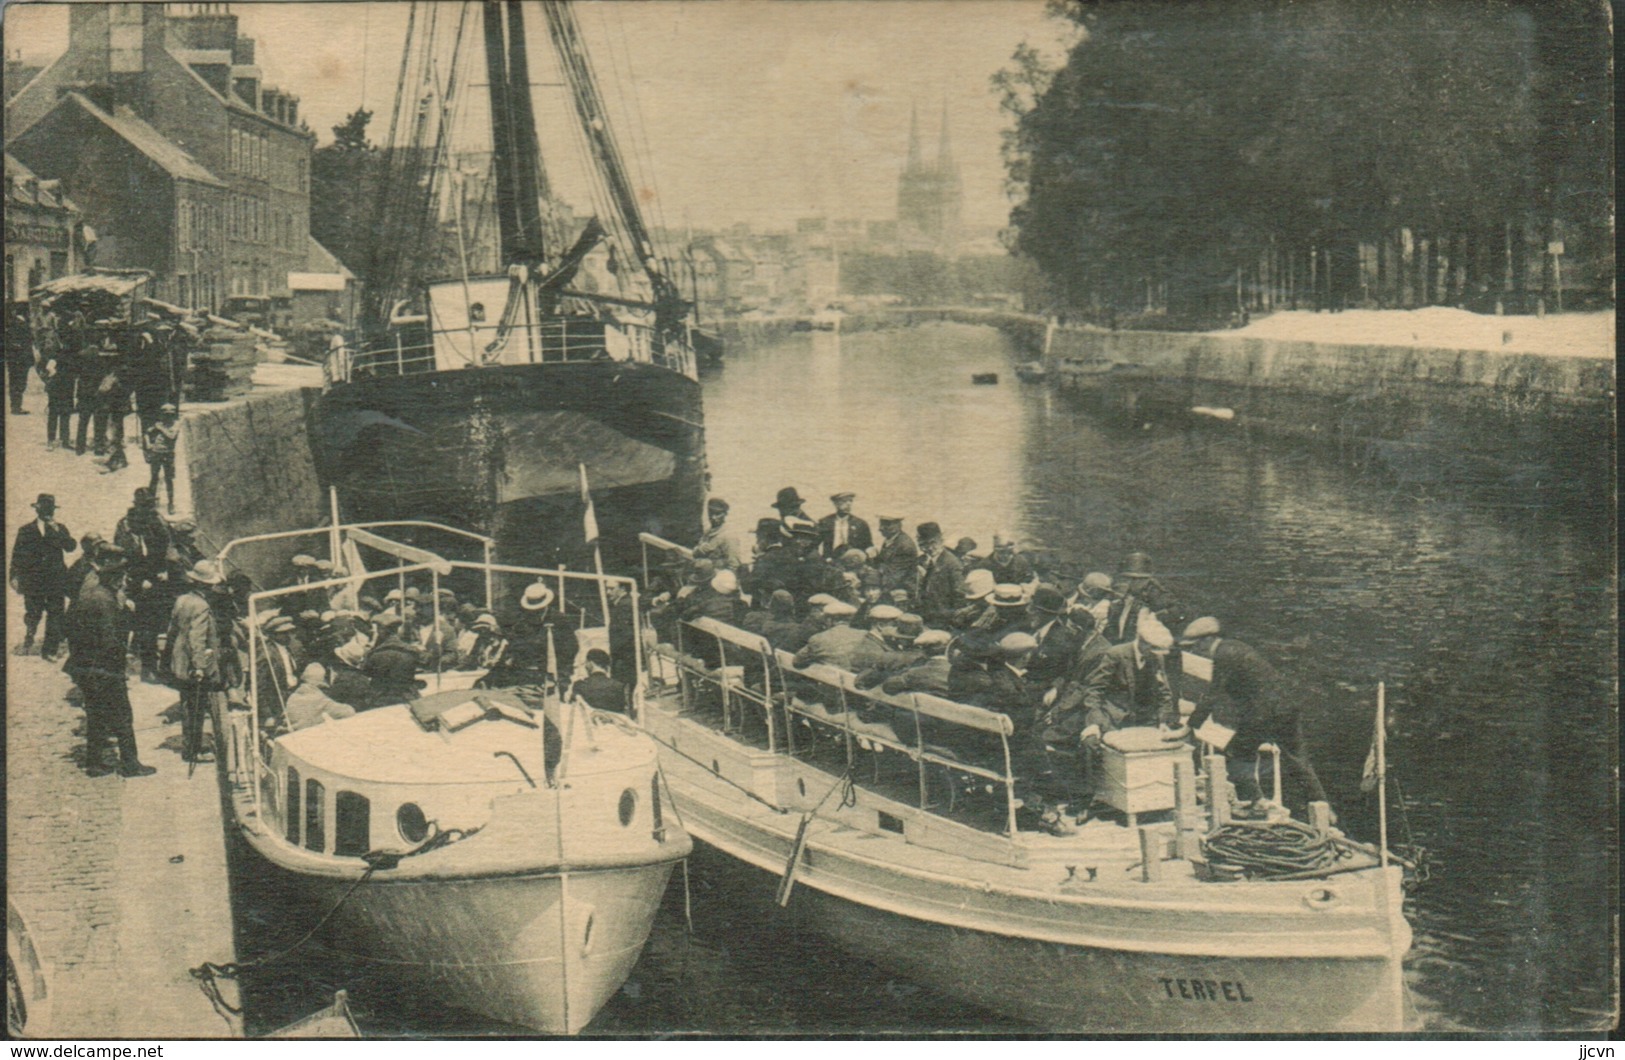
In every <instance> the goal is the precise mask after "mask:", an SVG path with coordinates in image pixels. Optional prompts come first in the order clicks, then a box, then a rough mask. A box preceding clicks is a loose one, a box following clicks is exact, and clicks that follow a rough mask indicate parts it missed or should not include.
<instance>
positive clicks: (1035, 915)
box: [649, 712, 1410, 1033]
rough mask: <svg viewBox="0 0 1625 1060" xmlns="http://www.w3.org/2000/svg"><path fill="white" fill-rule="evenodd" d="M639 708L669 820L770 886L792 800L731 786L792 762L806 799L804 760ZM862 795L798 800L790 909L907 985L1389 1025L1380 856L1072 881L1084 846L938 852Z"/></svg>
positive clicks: (997, 1002)
mask: <svg viewBox="0 0 1625 1060" xmlns="http://www.w3.org/2000/svg"><path fill="white" fill-rule="evenodd" d="M649 721H650V728H651V731H653V732H655V733H656V735H657V736H658V737H660V738H661V739H663V740H671V739H673V738H675V739H676V741H677V742H678V743H680V746H681V751H682V753H681V754H679V753H677V752H676V751H673V750H671V749H670V748H669V747H668V749H667V750H666V751H665V752H663V754H662V765H663V767H664V769H665V773H666V777H667V779H668V781H669V782H670V785H671V789H672V793H673V797H674V798H675V799H676V801H677V804H678V809H679V811H680V812H681V814H682V818H683V822H684V825H685V827H686V828H687V829H688V831H689V832H690V834H691V835H693V836H694V838H696V839H698V840H700V841H702V842H704V843H707V844H709V845H710V846H712V847H715V848H716V849H718V850H720V851H721V852H723V853H724V854H727V855H729V856H730V857H732V858H734V859H737V860H738V861H740V862H743V863H744V864H746V865H749V866H752V867H754V868H756V869H758V870H761V871H762V872H764V873H766V874H769V876H764V878H763V880H762V886H763V888H764V892H765V893H767V894H769V895H771V893H772V890H771V889H772V888H773V887H774V886H775V885H776V881H775V880H774V879H772V878H770V877H782V876H783V874H784V872H785V869H786V867H787V865H788V864H789V860H790V857H791V852H792V850H793V849H794V844H795V835H796V830H797V827H798V825H799V824H800V821H801V815H800V814H799V813H796V812H791V813H785V814H780V813H775V812H774V811H773V810H771V809H769V808H767V807H765V806H763V805H762V804H761V803H759V802H757V801H755V800H753V799H750V798H749V797H748V796H745V795H744V794H743V792H742V791H741V790H740V788H741V787H744V788H748V789H751V790H752V791H753V792H754V793H755V794H757V795H759V796H761V797H762V798H764V799H767V800H769V801H777V802H779V803H780V804H781V805H791V806H793V807H794V808H795V809H802V808H803V807H802V806H800V805H797V803H798V801H799V799H798V795H797V794H796V792H797V791H798V790H799V788H800V787H801V786H802V782H803V781H804V782H805V784H804V786H805V788H806V789H807V793H808V794H807V796H806V798H807V799H808V800H811V801H816V799H817V798H818V797H819V796H821V795H822V794H823V792H824V791H825V790H827V787H828V784H827V782H826V783H823V784H820V783H817V782H815V781H814V780H813V779H810V767H808V766H806V765H805V764H804V763H798V762H795V761H794V760H787V759H785V758H783V757H782V756H769V755H765V754H763V753H760V752H754V751H752V750H751V749H749V748H742V747H740V745H738V744H736V743H734V742H733V741H731V740H729V739H727V738H726V737H724V736H722V735H721V734H717V733H714V732H709V731H708V730H706V729H704V728H703V727H701V726H697V725H692V724H688V723H685V722H682V721H681V720H678V719H676V718H674V717H673V716H672V715H670V714H664V713H661V712H656V713H654V714H653V715H651V716H650V719H649ZM696 760H698V762H696ZM699 763H704V765H702V764H699ZM705 765H712V766H713V768H712V769H707V768H705ZM821 776H824V777H827V774H821ZM730 781H731V782H732V783H730ZM811 801H809V802H808V803H807V807H806V808H810V806H811ZM893 805H894V806H895V804H893ZM876 809H880V810H881V811H882V812H886V807H885V805H884V804H883V803H878V802H876V801H875V800H874V799H873V798H872V795H871V793H869V792H867V791H865V790H864V789H862V788H859V789H858V790H857V792H856V803H855V804H854V805H851V806H847V807H842V808H840V809H839V810H835V811H833V812H832V811H830V810H829V809H828V808H826V809H825V810H824V811H823V813H822V815H821V816H820V818H819V819H817V820H815V822H814V824H813V825H812V827H811V829H810V830H809V837H810V838H809V839H808V841H807V843H806V848H805V855H804V857H803V859H802V861H801V865H800V867H799V868H798V869H797V873H796V876H795V885H794V888H793V890H792V893H791V899H790V905H789V911H790V912H791V913H792V914H793V915H795V916H796V917H797V918H798V922H799V923H801V924H803V925H805V926H806V927H807V928H809V929H811V930H815V931H817V932H819V933H821V934H823V935H824V936H826V937H828V938H829V939H831V940H832V941H834V942H835V943H836V944H838V945H840V946H841V947H842V948H844V949H846V950H848V951H849V952H852V953H854V954H857V955H859V956H862V957H864V958H866V959H869V960H871V961H873V962H874V963H876V964H878V965H881V966H883V967H886V968H888V969H890V970H893V971H896V972H897V973H899V974H900V975H903V976H906V977H907V978H909V979H911V980H913V981H915V982H918V983H920V984H922V985H926V986H929V987H931V988H933V989H936V990H938V991H940V992H942V993H944V994H947V995H949V996H954V997H959V998H962V999H964V1000H966V1001H969V1002H971V1003H973V1004H976V1005H979V1006H982V1007H984V1008H986V1009H989V1010H991V1011H995V1012H998V1013H1001V1014H1004V1015H1008V1016H1012V1017H1014V1018H1017V1019H1020V1020H1023V1021H1027V1022H1031V1023H1033V1024H1035V1025H1037V1026H1040V1027H1043V1028H1046V1029H1049V1030H1055V1031H1067V1032H1070V1031H1099V1032H1122V1033H1179V1032H1189V1033H1283V1032H1285V1033H1292V1032H1362V1033H1370V1032H1381V1031H1398V1030H1401V1029H1403V1027H1404V1018H1403V985H1402V982H1401V978H1400V977H1401V961H1402V958H1403V956H1404V954H1405V952H1406V951H1407V950H1408V949H1409V946H1410V928H1409V926H1408V924H1407V923H1406V922H1405V920H1404V918H1403V916H1402V915H1401V910H1400V903H1401V891H1400V881H1401V876H1400V870H1399V869H1397V868H1393V869H1388V870H1382V869H1369V870H1363V871H1359V872H1350V873H1346V874H1342V875H1337V876H1333V877H1331V878H1329V879H1323V880H1302V881H1237V882H1230V883H1212V882H1203V881H1198V880H1195V879H1178V880H1168V881H1163V882H1160V883H1156V884H1148V883H1144V882H1141V880H1140V876H1139V874H1138V872H1137V871H1124V870H1125V865H1123V864H1121V863H1116V864H1114V863H1111V862H1110V861H1109V860H1108V859H1109V858H1110V855H1109V854H1108V855H1106V857H1105V858H1102V859H1101V860H1100V861H1099V867H1098V871H1099V877H1098V879H1097V880H1096V881H1093V882H1083V881H1085V880H1086V879H1087V868H1088V867H1090V866H1095V865H1096V861H1095V860H1093V859H1092V858H1091V857H1090V853H1089V852H1088V851H1087V850H1082V849H1080V850H1079V851H1078V852H1077V853H1078V856H1076V857H1068V856H1067V855H1066V854H1065V852H1064V850H1065V848H1064V847H1062V846H1061V845H1060V844H1062V843H1063V842H1064V841H1060V840H1053V841H1052V840H1049V838H1048V837H1043V842H1044V843H1045V844H1046V845H1045V846H1044V847H1042V848H1041V849H1043V850H1046V851H1048V850H1054V851H1059V852H1061V853H1060V855H1059V857H1052V856H1049V855H1048V854H1045V855H1044V858H1045V859H1044V860H1037V859H1035V860H1034V861H1033V862H1032V863H1030V864H1029V865H1028V866H1027V867H1024V868H1023V867H1015V866H1011V865H998V864H992V863H990V862H986V861H974V860H968V859H948V860H945V859H944V858H943V856H942V855H941V853H940V852H934V851H930V850H923V849H920V848H918V847H915V846H913V845H911V844H909V843H907V842H905V841H904V839H903V837H902V836H901V835H889V834H885V832H884V831H880V832H875V831H871V830H870V826H869V822H870V821H872V820H874V818H875V811H876ZM843 820H849V821H850V822H851V824H850V825H848V826H845V827H843V826H842V825H841V823H840V822H842V821H843ZM1112 827H1115V826H1112ZM956 860H957V865H955V861H956ZM1074 870H1075V871H1076V876H1073V872H1074ZM1063 881H1068V882H1066V883H1064V884H1063ZM1327 896H1329V897H1327Z"/></svg>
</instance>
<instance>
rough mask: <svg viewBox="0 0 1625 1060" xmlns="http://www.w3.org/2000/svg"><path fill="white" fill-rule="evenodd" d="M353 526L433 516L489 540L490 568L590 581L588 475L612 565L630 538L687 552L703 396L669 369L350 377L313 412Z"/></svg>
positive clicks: (519, 369) (627, 562)
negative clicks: (644, 535)
mask: <svg viewBox="0 0 1625 1060" xmlns="http://www.w3.org/2000/svg"><path fill="white" fill-rule="evenodd" d="M317 433H318V452H319V453H320V454H321V456H320V460H321V465H320V467H321V473H322V477H323V479H324V481H325V482H326V483H327V484H329V485H332V486H335V487H337V489H338V494H339V503H340V507H341V510H342V512H343V515H344V518H345V519H347V520H350V521H357V520H391V519H427V520H433V521H436V522H443V523H447V524H450V525H453V526H458V527H462V528H464V529H468V530H473V531H476V532H478V533H483V534H488V535H490V536H492V537H494V538H495V539H496V542H497V545H496V555H497V559H498V560H499V561H501V562H505V563H517V564H523V565H532V566H556V565H558V564H560V563H563V564H567V565H568V566H570V567H572V568H573V569H591V564H592V562H593V560H592V551H591V548H590V547H589V546H588V543H587V540H586V532H585V524H584V513H585V506H584V504H583V500H582V496H581V473H580V467H582V466H585V468H586V474H587V481H588V484H589V487H590V489H591V494H592V501H593V508H594V513H595V516H596V522H597V525H598V529H599V534H600V545H601V548H602V550H603V556H604V563H605V566H606V569H612V570H631V569H633V568H634V567H635V566H636V565H637V563H638V561H639V555H640V551H639V545H638V541H637V535H638V533H639V532H640V531H649V532H652V533H656V534H659V535H660V536H662V537H666V538H670V539H673V540H677V541H693V540H696V539H697V538H698V537H699V534H700V531H701V516H702V510H703V507H704V503H705V490H706V466H705V428H704V410H703V404H702V400H701V393H700V385H699V383H698V382H697V381H695V380H694V379H692V378H690V377H688V376H687V375H685V374H683V373H680V372H675V371H672V370H670V369H668V368H665V367H663V366H659V365H654V364H647V363H635V362H631V363H629V362H623V361H586V362H573V363H572V362H563V363H560V362H552V363H541V364H520V365H509V366H493V367H487V368H479V369H469V370H463V371H440V372H420V373H408V374H404V375H392V376H379V377H372V378H365V377H363V378H357V379H355V380H353V381H352V382H350V383H347V384H344V385H340V386H335V387H334V388H333V389H332V390H331V391H330V392H329V393H328V394H327V395H325V396H324V397H323V399H322V403H321V406H320V409H319V413H318V425H317Z"/></svg>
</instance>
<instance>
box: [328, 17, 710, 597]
mask: <svg viewBox="0 0 1625 1060" xmlns="http://www.w3.org/2000/svg"><path fill="white" fill-rule="evenodd" d="M420 7H421V8H422V13H420V14H419V16H418V17H417V18H416V19H415V20H413V21H412V22H411V23H409V24H410V25H411V26H413V27H414V28H413V29H412V30H411V31H409V34H408V39H407V42H406V51H405V58H404V59H403V65H402V80H401V91H400V93H399V96H398V99H397V102H396V107H397V111H396V115H395V118H394V120H393V121H392V123H391V129H392V130H398V132H395V133H392V138H391V140H390V142H389V144H388V145H387V150H386V157H387V158H388V160H389V165H388V169H387V175H386V178H385V188H384V192H383V194H382V195H381V196H380V199H379V216H378V220H377V232H378V238H377V240H376V245H375V249H374V253H373V255H372V260H371V261H370V262H368V263H366V265H364V266H363V269H362V271H363V274H364V275H363V279H364V281H365V284H366V292H367V295H366V301H365V306H366V311H365V314H366V316H367V321H366V323H365V334H364V336H363V338H362V341H361V343H360V344H359V345H358V347H357V348H356V349H355V350H354V351H353V352H352V353H350V354H349V355H348V357H345V358H337V359H334V360H332V361H330V366H331V367H332V372H331V374H332V376H333V378H332V380H331V385H330V386H329V388H328V390H327V393H326V394H325V395H324V396H323V399H322V401H321V403H320V405H319V407H318V410H317V414H316V425H317V431H316V435H317V438H318V441H319V445H318V451H319V469H320V472H321V475H322V477H323V480H324V484H326V485H333V486H337V487H338V488H339V489H340V491H341V492H342V494H343V495H344V497H345V501H346V505H347V511H346V513H345V514H346V516H347V517H350V518H354V519H359V520H367V519H389V518H395V517H397V516H399V515H401V514H402V513H411V514H412V515H414V516H419V517H422V518H428V519H435V520H438V521H440V522H444V523H449V524H452V525H456V526H461V527H465V528H468V529H471V530H476V531H479V532H482V533H486V534H490V535H492V536H494V537H495V538H496V539H497V540H498V542H499V543H500V547H501V550H502V552H503V554H504V556H505V558H507V559H510V560H513V561H516V562H538V563H545V564H547V565H550V566H551V565H553V564H555V563H558V562H566V563H571V564H576V563H579V562H580V561H581V560H582V559H583V558H584V555H583V553H582V549H583V548H584V546H585V541H584V539H583V534H582V525H583V524H582V522H581V512H582V508H581V496H580V490H579V489H578V488H577V483H578V469H580V468H585V473H586V476H587V478H588V479H589V480H590V481H591V482H592V483H593V487H594V502H595V508H596V517H597V521H598V525H599V527H600V528H601V529H602V530H603V532H604V536H605V540H606V541H609V542H614V541H623V540H624V541H632V540H634V539H635V535H636V534H637V533H638V532H639V531H643V530H654V531H656V532H659V533H662V534H664V535H665V536H668V537H676V538H680V539H696V538H698V536H699V533H700V530H701V514H702V506H703V504H704V499H705V473H706V465H705V431H704V419H705V417H704V410H703V404H702V401H701V392H700V383H699V378H698V370H697V365H696V356H695V342H696V331H695V328H696V324H695V320H694V313H693V305H692V304H691V303H690V302H688V301H686V300H685V299H684V298H683V297H682V296H681V295H680V293H679V291H678V288H677V286H676V284H675V283H674V282H673V281H672V280H671V279H670V278H669V277H668V276H667V275H666V273H665V272H664V271H663V268H662V265H661V260H662V259H661V257H660V255H659V252H658V251H657V249H656V244H655V237H654V235H653V233H652V232H651V230H650V229H649V227H648V226H647V225H646V224H645V222H644V220H643V217H642V214H641V211H640V208H639V199H638V193H637V191H636V190H635V189H636V188H637V187H640V186H642V185H641V184H639V183H638V182H636V181H635V180H634V178H633V177H632V175H631V173H630V171H629V168H628V165H627V158H626V156H624V155H623V153H622V150H621V147H620V145H619V143H618V141H617V139H616V136H615V133H614V130H613V127H612V125H611V122H610V115H609V113H608V111H607V110H606V107H605V105H604V99H603V95H602V93H601V92H600V90H599V86H598V83H597V81H596V79H595V76H594V73H593V66H592V63H591V61H590V58H589V56H588V54H587V50H586V45H585V43H584V41H583V39H582V35H581V33H580V31H579V29H578V27H577V24H576V18H575V14H574V11H573V9H572V8H571V6H570V5H569V4H568V3H564V2H555V0H549V2H546V3H542V4H522V3H519V2H517V0H484V2H483V3H481V4H479V5H464V6H463V8H462V10H463V12H464V14H463V15H462V16H459V18H457V19H456V20H453V19H452V18H450V17H449V15H448V16H447V17H446V18H443V19H436V18H435V17H433V14H434V9H436V8H437V5H435V4H433V3H424V4H421V5H419V4H414V5H413V8H414V10H416V9H418V8H420ZM527 10H530V11H535V10H540V11H541V12H542V13H543V15H544V16H545V19H546V24H547V33H548V36H549V38H550V40H551V41H552V44H553V50H554V52H555V53H556V56H557V66H558V76H557V77H556V78H546V77H544V78H543V80H555V81H559V82H562V83H563V84H564V86H565V87H567V89H568V92H569V98H570V100H571V102H572V104H573V110H574V116H575V118H576V120H577V124H578V125H579V128H578V129H577V130H575V137H576V138H577V139H578V140H579V141H580V142H582V143H584V144H585V145H586V148H587V153H588V155H589V158H588V159H587V160H586V161H587V165H588V166H589V167H590V170H591V172H592V174H593V176H594V179H595V184H596V186H598V187H600V188H601V190H602V195H601V196H598V199H599V201H598V204H597V205H598V206H599V207H600V208H601V210H600V213H601V214H602V216H593V217H591V218H588V219H587V220H586V221H585V222H582V223H579V224H578V223H577V222H575V221H574V220H571V219H570V218H569V217H568V216H567V214H568V210H567V208H564V207H562V206H560V205H559V204H557V203H555V202H553V201H552V200H551V199H550V197H549V194H548V182H547V176H546V172H545V169H544V166H543V156H542V153H541V151H540V148H539V141H538V135H537V129H536V121H535V115H534V113H533V108H532V103H531V85H532V82H533V78H532V76H531V73H530V69H531V65H530V64H531V58H530V55H529V50H528V46H527V27H526V11H527ZM470 13H477V16H478V17H477V18H476V17H474V15H472V14H470ZM480 20H483V43H484V58H485V63H484V68H483V70H480V71H479V72H478V73H476V72H475V66H476V64H475V63H473V62H471V61H468V53H471V52H473V51H475V50H477V47H478V46H477V45H475V44H474V43H473V38H474V37H475V36H476V33H475V31H474V24H475V23H476V22H477V21H480ZM454 22H455V26H454ZM476 80H483V82H484V86H483V87H484V90H485V92H486V94H487V96H488V99H489V108H488V109H489V112H490V116H491V139H490V147H491V151H490V154H489V158H490V166H491V169H492V170H493V172H494V179H493V180H492V182H491V183H492V184H493V185H494V188H495V191H494V196H495V202H494V203H486V202H480V203H478V204H477V206H478V209H479V210H480V211H484V210H485V209H486V208H487V207H494V211H493V212H494V214H495V217H496V220H497V226H496V227H497V229H498V232H499V235H500V247H498V248H491V249H490V250H489V253H488V254H485V253H483V251H482V247H483V244H479V240H478V239H477V238H476V237H477V236H478V235H479V232H478V231H477V230H476V229H477V226H476V225H475V224H474V223H473V222H468V223H465V220H466V218H465V217H464V213H463V206H462V204H463V200H464V198H465V193H466V189H467V188H468V186H469V182H468V177H469V174H467V173H466V172H464V171H463V170H461V169H460V168H459V165H460V163H459V159H460V158H463V157H466V153H465V154H459V152H460V151H461V150H462V145H463V144H465V143H466V142H467V137H466V136H465V135H464V134H463V133H462V131H461V130H460V128H459V121H458V119H459V116H460V115H461V114H462V113H463V108H464V106H465V96H466V94H467V92H468V91H470V90H472V89H473V87H474V83H473V82H474V81H476ZM559 133H560V135H559V137H557V138H555V139H554V142H555V144H556V143H558V142H559V141H562V140H568V139H571V135H570V133H568V132H567V131H566V130H559ZM453 200H454V201H455V203H456V208H455V209H451V208H448V207H446V206H445V205H444V204H445V203H446V202H447V201H453ZM472 208H473V207H472V206H471V209H472ZM447 213H450V214H453V215H454V216H453V217H451V218H450V219H449V220H438V223H437V218H438V217H440V216H441V215H444V214H447ZM448 226H449V227H451V228H454V229H455V231H456V236H457V238H456V241H455V243H454V249H453V250H452V251H449V252H448V253H449V254H450V256H451V258H452V260H450V261H447V260H446V258H445V256H443V255H437V254H434V253H429V252H428V251H427V250H426V247H429V246H431V245H432V244H434V242H435V238H434V233H436V232H438V231H440V230H441V229H443V228H445V227H448ZM442 242H444V241H442ZM606 248H607V258H606V257H605V254H606ZM482 255H483V256H482ZM482 269H483V271H482ZM698 341H699V342H700V345H701V346H703V347H704V349H705V350H706V351H707V353H708V354H709V355H710V357H711V358H712V359H716V358H718V357H719V356H720V349H719V340H716V339H715V337H714V336H711V335H709V334H707V333H701V334H699V336H698ZM617 558H618V557H616V556H614V555H611V556H610V559H611V562H612V563H613V562H614V561H615V560H616V559H617ZM619 558H624V559H625V560H626V561H627V562H628V563H630V562H631V561H632V560H633V559H634V558H635V557H631V556H628V557H619Z"/></svg>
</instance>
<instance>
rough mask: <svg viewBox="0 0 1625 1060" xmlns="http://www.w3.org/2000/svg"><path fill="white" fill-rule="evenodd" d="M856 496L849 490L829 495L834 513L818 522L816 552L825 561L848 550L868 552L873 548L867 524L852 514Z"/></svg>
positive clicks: (872, 539) (872, 540)
mask: <svg viewBox="0 0 1625 1060" xmlns="http://www.w3.org/2000/svg"><path fill="white" fill-rule="evenodd" d="M857 496H858V495H857V494H856V493H853V492H852V491H851V490H842V491H841V492H839V493H832V494H830V498H829V499H830V501H831V502H832V503H833V504H834V505H835V511H833V512H831V513H830V514H829V515H826V516H824V517H823V518H822V519H820V520H818V551H819V554H821V555H822V556H823V557H824V558H825V559H834V558H836V557H837V556H840V555H841V554H842V553H844V552H845V551H846V550H847V549H849V548H856V549H861V550H863V551H864V552H868V551H869V549H871V548H873V547H874V543H875V542H874V535H873V534H871V533H870V532H869V524H868V523H866V522H864V521H863V520H862V519H859V518H858V517H857V516H855V515H853V514H852V503H853V501H855V500H857Z"/></svg>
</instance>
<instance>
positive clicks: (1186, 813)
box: [1174, 757, 1202, 861]
mask: <svg viewBox="0 0 1625 1060" xmlns="http://www.w3.org/2000/svg"><path fill="white" fill-rule="evenodd" d="M1174 807H1175V814H1174V819H1175V821H1176V822H1177V825H1178V828H1179V831H1178V833H1177V834H1176V835H1175V837H1174V850H1175V853H1176V854H1177V855H1178V856H1179V857H1181V858H1183V859H1184V860H1186V861H1190V860H1192V859H1193V858H1196V857H1197V856H1199V855H1200V854H1201V852H1202V837H1201V829H1202V814H1201V811H1200V810H1199V809H1198V808H1197V805H1196V763H1195V762H1192V761H1191V760H1190V758H1188V757H1186V758H1181V759H1180V760H1179V761H1177V762H1175V763H1174Z"/></svg>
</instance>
